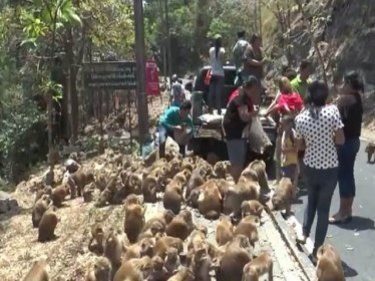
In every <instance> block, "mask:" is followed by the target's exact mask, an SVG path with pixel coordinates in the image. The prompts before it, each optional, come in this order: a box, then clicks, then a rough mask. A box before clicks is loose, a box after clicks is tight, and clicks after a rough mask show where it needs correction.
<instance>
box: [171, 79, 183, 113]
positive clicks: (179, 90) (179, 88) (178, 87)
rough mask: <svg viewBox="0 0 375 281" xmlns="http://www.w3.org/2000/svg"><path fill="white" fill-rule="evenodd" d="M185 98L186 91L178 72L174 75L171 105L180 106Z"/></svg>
mask: <svg viewBox="0 0 375 281" xmlns="http://www.w3.org/2000/svg"><path fill="white" fill-rule="evenodd" d="M184 100H185V91H184V88H183V85H182V81H181V80H180V79H178V76H177V74H173V75H172V91H171V105H172V106H178V107H179V106H180V105H181V104H182V103H183V102H184Z"/></svg>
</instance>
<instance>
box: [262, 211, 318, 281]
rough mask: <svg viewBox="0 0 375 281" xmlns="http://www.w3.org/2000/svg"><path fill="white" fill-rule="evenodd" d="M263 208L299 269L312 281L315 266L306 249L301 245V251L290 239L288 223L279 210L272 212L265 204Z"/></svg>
mask: <svg viewBox="0 0 375 281" xmlns="http://www.w3.org/2000/svg"><path fill="white" fill-rule="evenodd" d="M265 209H266V211H267V213H268V214H269V216H270V217H271V219H272V221H273V223H274V225H275V227H276V229H277V230H278V231H279V233H280V235H281V238H282V239H283V240H284V242H285V244H286V245H287V247H288V248H289V250H290V253H291V254H292V256H293V257H294V258H295V260H296V262H297V263H298V265H299V267H300V269H301V271H302V272H303V274H304V275H305V277H306V278H307V280H309V281H313V280H315V279H314V276H315V275H316V273H315V272H316V271H315V267H314V265H313V263H312V262H311V261H310V259H309V258H308V257H307V255H306V253H307V250H306V249H304V247H301V249H302V251H301V250H300V249H298V246H297V245H296V243H295V241H294V240H293V239H292V237H293V236H295V235H293V233H292V231H291V228H290V227H289V225H288V224H287V223H286V222H285V220H284V218H283V217H282V215H281V213H280V212H277V213H274V212H272V211H271V209H270V208H269V206H267V205H266V206H265Z"/></svg>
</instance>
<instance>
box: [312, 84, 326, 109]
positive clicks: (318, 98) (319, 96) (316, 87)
mask: <svg viewBox="0 0 375 281" xmlns="http://www.w3.org/2000/svg"><path fill="white" fill-rule="evenodd" d="M328 95H329V90H328V87H327V85H326V84H324V82H322V81H314V82H313V83H311V85H310V86H309V88H308V96H307V103H308V104H310V105H313V106H317V107H320V106H324V105H325V104H326V102H327V99H328Z"/></svg>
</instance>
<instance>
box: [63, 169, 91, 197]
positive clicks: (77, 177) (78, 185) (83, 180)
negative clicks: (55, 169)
mask: <svg viewBox="0 0 375 281" xmlns="http://www.w3.org/2000/svg"><path fill="white" fill-rule="evenodd" d="M94 180H95V179H94V175H93V174H92V173H86V172H84V171H83V169H79V170H77V171H76V172H75V173H73V174H71V175H70V176H69V179H68V184H69V187H70V196H71V198H72V199H74V198H75V197H76V196H77V194H78V196H81V193H82V190H83V188H84V187H85V186H86V185H87V184H89V183H91V182H93V181H94Z"/></svg>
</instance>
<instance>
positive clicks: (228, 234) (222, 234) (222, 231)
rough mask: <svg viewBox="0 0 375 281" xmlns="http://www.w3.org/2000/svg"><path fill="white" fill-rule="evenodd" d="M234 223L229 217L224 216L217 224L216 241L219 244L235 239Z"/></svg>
mask: <svg viewBox="0 0 375 281" xmlns="http://www.w3.org/2000/svg"><path fill="white" fill-rule="evenodd" d="M233 232H234V228H233V224H232V222H231V220H230V218H229V217H227V216H222V217H220V220H219V222H218V224H217V226H216V242H217V244H218V245H219V246H222V245H225V244H226V243H228V242H229V241H231V240H232V239H233Z"/></svg>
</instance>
